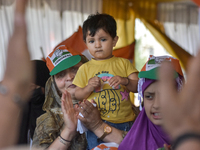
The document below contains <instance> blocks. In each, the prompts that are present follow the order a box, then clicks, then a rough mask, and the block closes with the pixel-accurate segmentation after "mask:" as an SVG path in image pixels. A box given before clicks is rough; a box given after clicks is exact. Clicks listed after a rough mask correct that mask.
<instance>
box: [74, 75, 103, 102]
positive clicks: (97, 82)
mask: <svg viewBox="0 0 200 150" xmlns="http://www.w3.org/2000/svg"><path fill="white" fill-rule="evenodd" d="M100 86H101V79H100V78H99V77H92V78H90V79H89V81H88V85H86V86H85V87H83V88H81V87H78V86H77V87H76V91H75V97H76V99H77V100H81V101H82V100H83V99H86V98H88V96H90V94H91V93H92V92H93V91H94V90H95V88H97V87H100Z"/></svg>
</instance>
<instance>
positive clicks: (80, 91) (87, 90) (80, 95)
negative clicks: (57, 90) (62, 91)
mask: <svg viewBox="0 0 200 150" xmlns="http://www.w3.org/2000/svg"><path fill="white" fill-rule="evenodd" d="M92 91H93V87H90V86H88V85H87V86H85V87H84V88H80V87H78V86H77V87H76V91H75V97H76V99H77V100H81V101H82V100H83V99H86V98H88V96H90V94H91V93H92Z"/></svg>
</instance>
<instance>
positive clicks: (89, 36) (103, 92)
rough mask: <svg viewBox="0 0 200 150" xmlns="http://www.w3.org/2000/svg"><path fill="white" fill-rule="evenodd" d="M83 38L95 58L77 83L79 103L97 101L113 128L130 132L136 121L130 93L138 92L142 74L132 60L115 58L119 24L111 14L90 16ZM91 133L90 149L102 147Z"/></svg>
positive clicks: (74, 82)
mask: <svg viewBox="0 0 200 150" xmlns="http://www.w3.org/2000/svg"><path fill="white" fill-rule="evenodd" d="M83 39H84V41H85V43H86V45H87V47H88V49H89V52H90V54H91V55H92V56H93V57H94V58H93V59H92V60H90V61H89V62H88V63H86V64H84V65H82V66H81V67H80V68H79V70H78V72H77V74H76V76H75V79H74V81H73V84H75V85H76V86H77V87H76V92H75V97H76V98H77V99H79V100H83V99H88V100H92V99H94V100H95V102H96V103H97V107H98V108H99V110H100V113H101V118H102V119H103V120H105V121H106V122H107V123H108V124H110V125H111V126H114V127H116V128H118V129H120V130H126V131H128V130H129V129H130V128H131V126H132V123H133V120H134V119H135V114H134V112H133V109H132V104H131V102H130V97H129V92H130V91H131V92H137V83H138V77H137V76H138V71H137V70H136V69H135V68H134V66H133V65H132V64H131V63H130V61H129V60H127V59H124V58H118V57H115V56H113V55H112V51H113V47H114V46H115V45H116V43H117V41H118V36H117V35H116V21H115V20H114V18H113V17H112V16H110V15H107V14H95V15H90V16H89V17H88V19H87V20H86V21H85V22H84V23H83ZM104 137H105V136H103V137H101V138H100V141H99V140H97V136H96V135H95V134H93V133H92V132H91V131H88V132H87V140H88V146H89V149H92V148H94V147H95V146H97V145H98V144H100V143H101V142H102V140H103V138H104Z"/></svg>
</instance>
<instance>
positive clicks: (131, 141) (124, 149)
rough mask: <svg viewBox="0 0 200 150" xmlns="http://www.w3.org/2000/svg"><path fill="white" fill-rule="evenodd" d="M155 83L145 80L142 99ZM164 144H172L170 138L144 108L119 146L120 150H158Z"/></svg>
mask: <svg viewBox="0 0 200 150" xmlns="http://www.w3.org/2000/svg"><path fill="white" fill-rule="evenodd" d="M155 81H156V80H151V79H146V78H145V80H143V83H142V85H141V92H142V93H141V94H142V97H143V93H144V90H145V89H146V88H147V87H148V86H149V85H150V84H152V83H153V82H155ZM138 94H139V93H138ZM164 144H170V140H169V138H168V136H167V135H166V133H165V132H164V131H163V130H162V129H161V127H160V126H157V125H155V124H153V123H152V122H151V121H150V120H149V118H148V117H147V115H146V113H145V108H143V109H142V111H141V112H140V114H139V115H138V117H137V119H136V120H135V122H134V124H133V126H132V128H131V130H130V131H129V132H128V134H127V135H126V137H125V138H124V140H123V141H122V142H121V144H120V145H119V148H118V150H156V149H157V148H160V147H163V145H164Z"/></svg>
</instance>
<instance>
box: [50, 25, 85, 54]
mask: <svg viewBox="0 0 200 150" xmlns="http://www.w3.org/2000/svg"><path fill="white" fill-rule="evenodd" d="M59 45H65V46H66V47H69V48H71V49H73V50H74V51H76V52H77V53H79V54H81V53H82V52H83V51H84V50H86V49H87V46H86V44H85V42H84V41H83V33H82V28H81V27H80V26H79V29H78V31H77V32H75V33H74V34H73V35H72V36H70V37H69V38H67V39H66V40H64V41H62V42H61V43H60V44H58V45H57V46H56V47H58V46H59ZM56 47H55V48H56ZM55 48H54V49H55Z"/></svg>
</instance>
